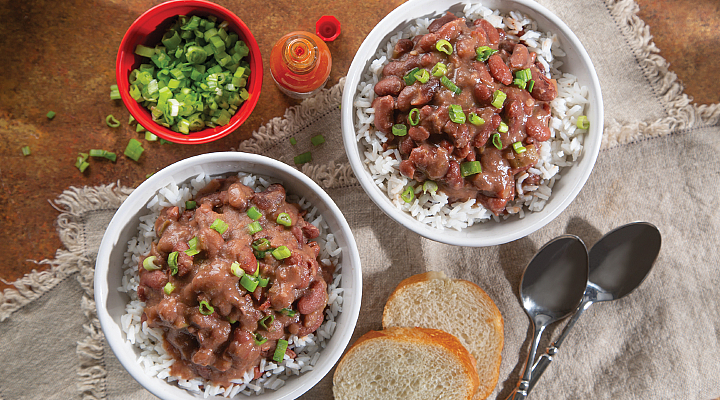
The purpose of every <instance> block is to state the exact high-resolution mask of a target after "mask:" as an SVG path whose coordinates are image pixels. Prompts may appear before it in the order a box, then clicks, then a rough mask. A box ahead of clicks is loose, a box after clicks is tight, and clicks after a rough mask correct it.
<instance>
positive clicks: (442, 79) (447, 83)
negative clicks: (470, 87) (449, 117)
mask: <svg viewBox="0 0 720 400" xmlns="http://www.w3.org/2000/svg"><path fill="white" fill-rule="evenodd" d="M440 83H442V85H443V86H445V87H446V88H447V89H448V90H450V91H451V92H453V93H455V94H460V92H462V90H461V89H460V88H459V87H457V85H455V84H454V83H453V81H451V80H450V79H448V77H447V76H445V75H443V76H441V77H440Z"/></svg>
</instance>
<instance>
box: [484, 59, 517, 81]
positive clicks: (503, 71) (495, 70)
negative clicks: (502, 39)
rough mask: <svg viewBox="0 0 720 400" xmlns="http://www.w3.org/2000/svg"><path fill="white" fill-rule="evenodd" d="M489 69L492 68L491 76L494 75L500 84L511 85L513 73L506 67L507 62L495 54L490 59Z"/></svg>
mask: <svg viewBox="0 0 720 400" xmlns="http://www.w3.org/2000/svg"><path fill="white" fill-rule="evenodd" d="M488 67H489V68H490V75H492V76H493V78H495V79H496V80H497V81H498V82H501V83H502V84H503V85H509V84H511V83H512V81H513V76H512V72H510V68H508V66H507V65H505V62H504V61H503V59H502V58H501V57H500V56H499V55H497V54H493V55H492V56H490V58H489V59H488Z"/></svg>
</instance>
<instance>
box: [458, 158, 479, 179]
mask: <svg viewBox="0 0 720 400" xmlns="http://www.w3.org/2000/svg"><path fill="white" fill-rule="evenodd" d="M481 172H482V165H480V161H468V162H464V163H462V164H460V175H462V176H463V177H465V176H470V175H475V174H479V173H481Z"/></svg>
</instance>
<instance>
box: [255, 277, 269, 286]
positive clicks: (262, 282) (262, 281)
mask: <svg viewBox="0 0 720 400" xmlns="http://www.w3.org/2000/svg"><path fill="white" fill-rule="evenodd" d="M269 283H270V278H263V277H262V276H261V277H259V278H258V286H260V287H267V285H268V284H269Z"/></svg>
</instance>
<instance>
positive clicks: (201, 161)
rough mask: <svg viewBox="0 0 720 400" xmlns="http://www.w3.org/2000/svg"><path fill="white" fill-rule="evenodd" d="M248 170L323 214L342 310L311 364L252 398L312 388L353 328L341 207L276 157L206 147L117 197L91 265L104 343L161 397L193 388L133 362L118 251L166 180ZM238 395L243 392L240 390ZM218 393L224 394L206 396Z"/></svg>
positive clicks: (355, 294) (352, 280) (353, 262)
mask: <svg viewBox="0 0 720 400" xmlns="http://www.w3.org/2000/svg"><path fill="white" fill-rule="evenodd" d="M241 171H242V172H251V173H254V174H257V175H263V176H269V177H273V178H277V179H279V180H280V181H281V182H282V183H283V186H284V187H285V188H286V190H287V192H288V193H289V194H296V195H299V196H303V197H305V199H306V200H308V201H309V202H310V203H311V204H312V205H313V206H315V207H317V208H318V211H319V212H320V213H321V215H323V217H324V219H325V221H326V222H327V223H328V226H329V228H330V231H331V232H332V233H333V234H334V235H335V237H336V241H337V243H338V245H339V246H340V247H341V248H342V253H341V257H342V258H341V259H342V282H341V287H342V288H343V289H344V292H343V311H342V312H341V313H339V314H338V315H337V318H336V323H337V327H336V329H335V333H334V335H333V336H332V338H331V339H330V340H329V342H328V346H327V347H326V348H325V349H323V350H322V351H321V356H320V358H319V359H318V361H317V363H316V364H315V369H314V370H312V371H308V372H306V373H304V374H301V375H300V376H293V377H290V378H289V379H288V380H287V383H286V384H285V385H284V386H283V387H282V388H280V389H279V390H277V391H273V390H266V391H265V393H263V394H262V395H259V396H253V397H251V398H256V399H258V400H269V399H294V398H296V397H298V396H300V395H302V394H303V393H305V392H306V391H307V390H309V389H310V388H312V387H313V386H314V385H315V384H316V383H317V382H318V381H320V379H322V378H323V377H324V376H325V375H326V374H327V373H328V371H330V369H331V368H332V367H333V366H334V365H335V363H336V362H337V361H338V359H339V358H340V356H341V355H342V353H343V351H344V350H345V347H346V346H347V344H348V342H349V341H350V337H351V336H352V333H353V331H354V329H355V324H356V322H357V318H358V314H359V312H360V298H361V295H362V273H361V270H360V256H359V253H358V250H357V246H356V244H355V240H354V238H353V235H352V232H351V231H350V227H349V226H348V224H347V221H346V220H345V218H344V217H343V215H342V213H341V212H340V210H339V209H338V207H337V206H336V205H335V203H334V202H333V200H332V199H331V198H330V196H328V195H327V194H326V193H325V192H324V191H323V190H322V189H321V188H320V187H319V186H318V185H317V184H316V183H315V182H313V181H312V180H311V179H310V178H308V177H307V176H306V175H304V174H302V173H301V172H299V171H297V170H296V169H294V168H291V167H289V166H288V165H286V164H284V163H281V162H279V161H276V160H273V159H270V158H267V157H263V156H259V155H254V154H246V153H239V152H226V153H210V154H204V155H200V156H195V157H191V158H188V159H185V160H183V161H179V162H177V163H175V164H172V165H170V166H168V167H166V168H164V169H163V170H161V171H159V172H157V173H155V174H154V175H152V176H151V177H150V178H149V179H148V180H146V181H145V182H143V183H142V184H141V185H140V186H138V188H137V189H135V190H134V191H133V192H132V194H130V196H128V198H127V199H126V200H125V201H124V202H123V204H122V205H121V206H120V208H119V209H118V211H117V212H116V213H115V216H114V217H113V219H112V220H111V221H110V224H109V225H108V227H107V230H106V232H105V235H104V236H103V240H102V242H101V244H100V250H99V252H98V256H97V262H96V265H95V282H94V283H95V302H96V308H97V313H98V317H99V319H100V324H101V325H102V330H103V333H104V334H105V338H106V339H107V342H108V344H109V345H110V347H111V348H112V350H113V352H114V353H115V356H116V357H117V358H118V360H119V361H120V363H121V364H122V365H123V367H125V369H126V370H127V371H128V372H129V373H130V375H132V376H133V378H135V379H136V380H137V381H138V382H139V383H140V384H141V385H142V386H144V387H145V388H146V389H147V390H149V391H150V392H152V393H153V394H154V395H156V396H158V397H160V398H162V399H199V398H204V397H203V394H202V393H201V394H193V393H191V392H188V391H186V390H184V389H181V388H178V387H177V386H176V385H174V384H169V383H167V382H166V381H165V380H161V379H158V378H156V377H151V376H148V375H147V374H145V372H144V371H143V369H142V368H141V366H140V365H139V364H138V363H137V361H136V360H137V357H138V354H139V350H138V349H137V348H135V347H134V346H133V345H131V344H130V343H128V342H127V341H126V339H125V334H124V333H123V332H122V329H121V326H120V317H121V315H123V314H124V313H125V305H126V304H127V302H128V299H129V298H128V296H127V295H126V294H124V293H121V292H119V291H118V290H117V288H118V287H120V286H121V279H122V276H123V268H122V265H123V254H124V253H125V251H126V250H127V243H128V240H130V238H132V237H133V236H135V235H137V231H138V224H139V220H138V218H139V217H140V216H141V215H144V214H147V212H148V211H147V209H146V208H145V206H146V204H147V203H148V201H149V200H150V199H151V198H152V197H153V196H154V195H155V194H156V193H157V191H158V190H160V189H161V188H163V187H164V186H166V185H167V184H168V183H170V182H176V183H177V184H182V183H185V182H188V181H189V180H190V179H191V178H193V177H195V176H197V175H198V174H199V173H201V172H204V173H205V174H208V175H211V176H215V175H227V174H235V173H237V172H241ZM240 396H241V397H244V396H243V395H240ZM210 398H217V399H224V397H210Z"/></svg>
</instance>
